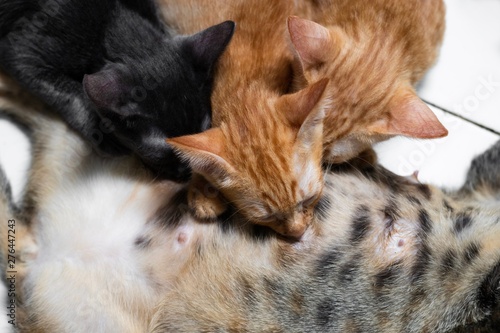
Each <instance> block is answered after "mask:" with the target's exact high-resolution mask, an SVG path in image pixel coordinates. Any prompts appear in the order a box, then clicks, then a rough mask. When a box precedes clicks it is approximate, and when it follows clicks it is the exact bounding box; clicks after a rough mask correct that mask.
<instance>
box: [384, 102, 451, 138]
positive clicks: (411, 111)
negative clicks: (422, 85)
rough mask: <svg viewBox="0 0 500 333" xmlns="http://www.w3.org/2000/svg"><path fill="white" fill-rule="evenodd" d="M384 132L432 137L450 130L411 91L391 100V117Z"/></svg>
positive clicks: (416, 136)
mask: <svg viewBox="0 0 500 333" xmlns="http://www.w3.org/2000/svg"><path fill="white" fill-rule="evenodd" d="M384 134H393V135H405V136H409V137H414V138H422V139H432V138H441V137H444V136H446V135H448V130H447V129H446V128H445V127H444V126H443V124H441V122H440V121H439V120H438V118H437V117H436V115H435V114H434V112H432V110H431V109H430V108H429V107H428V106H427V104H425V103H424V102H423V101H422V100H421V99H420V98H418V97H417V96H416V95H415V94H413V93H409V94H405V95H402V96H399V97H396V98H395V99H394V100H393V101H391V104H390V119H389V122H388V125H387V129H386V133H384Z"/></svg>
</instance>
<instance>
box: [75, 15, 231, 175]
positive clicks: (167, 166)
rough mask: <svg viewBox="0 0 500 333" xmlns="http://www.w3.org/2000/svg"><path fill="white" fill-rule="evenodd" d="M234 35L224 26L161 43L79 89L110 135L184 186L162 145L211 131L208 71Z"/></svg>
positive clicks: (182, 167)
mask: <svg viewBox="0 0 500 333" xmlns="http://www.w3.org/2000/svg"><path fill="white" fill-rule="evenodd" d="M233 30H234V23H232V22H225V23H222V24H219V25H217V26H214V27H211V28H208V29H206V30H204V31H202V32H200V33H198V34H195V35H192V36H188V37H179V38H176V39H173V40H168V41H164V42H163V43H160V44H159V45H158V48H157V49H156V50H155V52H154V53H153V54H148V56H147V57H145V58H144V59H138V60H137V59H125V60H124V61H123V63H121V64H108V65H107V66H106V69H104V70H102V71H100V72H98V73H95V74H92V75H86V76H85V78H84V88H85V91H86V93H87V95H88V97H89V98H90V99H91V100H92V101H93V102H94V104H95V105H96V106H97V108H98V110H99V113H100V115H101V116H102V117H103V118H107V119H109V120H111V122H112V123H113V127H114V132H113V133H114V134H115V135H116V136H117V137H118V138H119V140H120V141H121V142H122V143H123V144H124V145H125V146H127V147H129V148H130V149H132V150H133V151H134V152H136V153H137V154H138V155H139V156H140V157H141V159H142V160H143V161H144V163H145V164H146V165H148V166H149V167H150V168H151V169H153V170H154V171H156V172H157V173H158V174H160V175H161V176H163V177H165V178H169V179H173V180H186V179H187V178H188V177H189V169H188V167H187V165H186V164H185V163H183V162H181V160H180V159H179V158H178V157H177V156H176V155H175V154H174V152H173V151H172V149H171V148H170V147H169V146H168V144H167V143H166V142H165V139H167V138H169V137H175V136H182V135H187V134H194V133H198V132H201V131H204V130H206V129H208V127H209V126H210V114H211V109H210V93H211V85H212V68H213V66H214V63H215V61H216V60H217V58H218V57H219V56H220V54H221V53H222V52H223V50H224V48H225V47H226V45H227V43H228V42H229V40H230V38H231V36H232V33H233Z"/></svg>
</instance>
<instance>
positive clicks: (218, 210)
mask: <svg viewBox="0 0 500 333" xmlns="http://www.w3.org/2000/svg"><path fill="white" fill-rule="evenodd" d="M188 203H189V208H190V209H191V212H192V214H193V215H194V216H195V217H197V218H199V219H202V220H214V219H216V218H217V216H219V215H221V214H222V213H224V212H225V211H226V210H227V204H226V202H225V200H224V198H223V197H222V195H221V194H220V192H219V190H217V189H216V188H215V187H213V186H212V185H211V184H210V183H209V182H208V181H207V180H206V179H205V178H203V176H201V175H199V174H194V175H193V178H192V180H191V183H190V185H189V192H188Z"/></svg>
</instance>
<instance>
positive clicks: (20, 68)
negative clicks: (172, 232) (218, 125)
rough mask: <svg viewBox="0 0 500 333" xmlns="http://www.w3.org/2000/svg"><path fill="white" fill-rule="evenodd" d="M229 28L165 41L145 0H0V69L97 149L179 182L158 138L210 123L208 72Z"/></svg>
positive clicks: (174, 162) (180, 169)
mask: <svg viewBox="0 0 500 333" xmlns="http://www.w3.org/2000/svg"><path fill="white" fill-rule="evenodd" d="M233 31H234V23H233V22H230V21H228V22H224V23H221V24H219V25H216V26H213V27H211V28H208V29H206V30H204V31H202V32H199V33H197V34H195V35H192V36H174V35H173V33H172V32H171V31H169V30H168V29H167V28H166V27H165V26H164V25H163V24H162V22H161V20H160V18H159V15H158V13H157V8H156V5H155V3H154V2H153V1H152V0H85V1H82V0H0V67H1V68H3V70H5V71H6V72H7V73H8V74H9V75H11V76H12V77H13V78H15V79H16V80H17V81H19V82H20V84H21V85H22V86H24V87H25V88H26V89H28V90H29V91H31V92H32V93H33V94H35V95H37V96H38V97H40V98H41V99H42V100H44V101H45V102H46V103H47V104H48V105H50V106H51V107H52V108H54V109H55V110H56V111H57V112H59V113H60V115H61V116H62V117H63V118H64V119H65V121H66V122H67V123H68V124H69V125H70V126H71V127H72V128H73V129H75V130H77V131H78V132H79V133H81V135H82V136H83V137H84V138H85V139H87V140H88V141H90V142H91V143H92V144H93V145H94V146H95V147H97V148H98V150H99V151H101V152H104V153H106V154H110V155H121V154H124V153H129V152H134V153H137V154H138V155H139V156H140V157H141V159H142V160H143V162H144V163H145V164H146V165H147V166H149V167H150V168H151V169H153V170H154V171H156V172H157V173H158V174H159V175H160V176H161V177H164V178H168V179H173V180H186V179H187V177H188V176H189V170H188V167H187V165H185V164H184V163H183V162H181V161H180V160H179V159H178V157H177V156H176V154H174V153H173V151H172V150H171V148H170V147H169V146H168V145H167V144H166V143H165V139H166V138H167V137H173V136H180V135H185V134H193V133H198V132H201V131H204V130H206V129H207V128H208V127H209V126H210V120H211V119H210V114H211V113H210V111H211V110H210V93H211V85H212V72H213V67H214V63H215V62H216V61H217V59H218V58H219V56H220V55H221V54H222V52H223V51H224V49H225V47H226V45H227V44H228V43H229V41H230V39H231V37H232V34H233ZM86 74H87V75H86Z"/></svg>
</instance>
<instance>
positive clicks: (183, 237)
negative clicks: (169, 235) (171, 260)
mask: <svg viewBox="0 0 500 333" xmlns="http://www.w3.org/2000/svg"><path fill="white" fill-rule="evenodd" d="M193 233H194V230H193V227H192V226H187V225H184V226H181V227H179V228H177V230H176V231H175V234H174V238H173V242H174V244H173V246H174V249H175V250H176V251H180V250H182V249H184V248H185V247H186V246H188V245H189V244H190V243H191V241H192V238H193Z"/></svg>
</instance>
